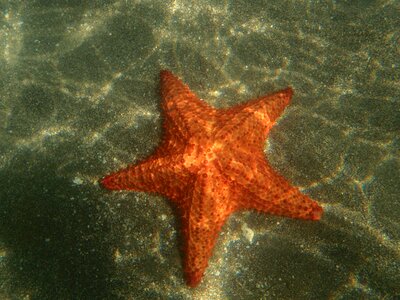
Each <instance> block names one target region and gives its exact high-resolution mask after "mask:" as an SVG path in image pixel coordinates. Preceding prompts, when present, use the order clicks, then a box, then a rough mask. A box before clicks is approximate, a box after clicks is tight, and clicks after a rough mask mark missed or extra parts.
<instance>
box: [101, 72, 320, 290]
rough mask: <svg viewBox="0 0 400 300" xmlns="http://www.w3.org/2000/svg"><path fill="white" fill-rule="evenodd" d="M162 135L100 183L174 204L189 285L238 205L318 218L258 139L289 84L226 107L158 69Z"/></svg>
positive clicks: (267, 128) (289, 93)
mask: <svg viewBox="0 0 400 300" xmlns="http://www.w3.org/2000/svg"><path fill="white" fill-rule="evenodd" d="M160 76H161V97H162V99H163V102H162V108H163V111H164V122H163V127H164V134H165V135H164V139H163V142H162V143H161V145H160V146H159V147H158V148H157V149H156V150H155V153H154V154H153V155H151V156H150V157H149V158H147V159H145V160H143V161H142V162H140V163H138V164H136V165H131V166H129V167H128V168H126V169H122V170H120V171H118V172H116V173H112V174H110V175H108V176H106V177H105V178H103V179H102V180H101V184H102V185H103V186H104V187H105V188H107V189H111V190H133V191H145V192H154V193H157V194H161V195H164V196H166V197H168V198H169V199H170V200H171V201H172V202H173V203H175V204H176V206H177V208H178V211H179V212H180V216H181V221H182V232H183V238H184V251H185V258H184V270H185V273H186V280H187V284H188V285H189V286H191V287H195V286H197V285H198V284H199V283H200V281H201V278H202V276H203V273H204V271H205V269H206V267H207V265H208V259H209V258H210V256H211V254H212V249H213V247H214V245H215V242H216V240H217V237H218V232H219V231H220V229H221V227H222V225H223V224H224V222H225V221H226V219H227V218H228V216H229V215H230V214H231V213H233V212H235V211H238V210H243V209H255V210H258V211H262V212H266V213H270V214H274V215H280V216H285V217H291V218H299V219H308V220H319V219H320V218H321V215H322V208H321V207H320V206H319V205H318V204H317V203H316V202H315V201H313V200H311V199H310V198H309V197H307V196H306V195H303V194H302V193H300V191H299V189H298V188H296V187H293V186H291V185H290V183H289V182H288V181H286V179H285V178H283V177H282V176H281V175H279V174H278V173H277V172H276V171H275V170H274V169H273V168H272V167H271V166H270V164H269V163H268V161H267V160H266V157H265V155H264V152H263V148H264V142H265V139H266V137H267V135H268V133H269V131H270V129H271V128H272V126H273V125H274V124H275V121H276V119H277V118H278V117H279V116H280V115H281V114H282V112H283V110H284V109H285V107H286V106H287V105H288V104H289V102H290V99H291V97H292V94H293V91H292V89H291V88H287V89H284V90H281V91H279V92H276V93H273V94H271V95H267V96H263V97H260V98H258V99H254V100H251V101H249V102H247V103H244V104H240V105H237V106H234V107H232V108H228V109H215V108H212V107H211V106H209V105H208V104H207V103H206V102H204V101H202V100H200V99H199V98H198V97H197V96H196V95H195V94H194V93H193V92H192V91H190V89H189V87H188V86H187V85H185V84H184V83H183V82H182V81H181V80H179V79H178V78H177V77H175V76H174V75H173V74H172V73H171V72H169V71H161V73H160Z"/></svg>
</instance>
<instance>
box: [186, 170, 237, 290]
mask: <svg viewBox="0 0 400 300" xmlns="http://www.w3.org/2000/svg"><path fill="white" fill-rule="evenodd" d="M188 198H190V199H185V200H184V202H183V203H186V206H180V208H181V211H182V214H183V215H182V232H183V237H184V240H185V243H184V246H185V258H184V271H185V274H186V281H187V283H188V285H189V286H191V287H195V286H197V285H198V284H199V283H200V281H201V278H202V277H203V274H204V271H205V269H206V268H207V265H208V260H209V258H210V257H211V254H212V250H213V248H214V246H215V243H216V241H217V238H218V233H219V231H220V230H221V227H222V225H223V224H224V223H225V221H226V219H227V218H228V216H229V215H230V214H231V213H232V212H233V211H234V207H233V206H232V203H231V202H230V201H229V199H230V198H231V195H230V189H229V187H228V185H227V184H225V183H224V181H223V178H222V176H221V175H220V174H219V173H218V172H213V173H211V172H207V171H204V172H201V173H200V174H199V176H198V177H197V180H196V182H195V184H194V188H193V190H192V193H191V194H188ZM187 203H190V204H187Z"/></svg>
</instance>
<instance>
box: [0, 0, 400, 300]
mask: <svg viewBox="0 0 400 300" xmlns="http://www.w3.org/2000/svg"><path fill="white" fill-rule="evenodd" d="M0 11H1V14H0V76H1V80H0V220H1V223H0V298H1V299H144V298H146V297H155V298H159V299H165V298H168V299H326V298H332V299H361V298H364V299H365V298H368V299H378V298H385V297H386V298H388V299H392V298H394V297H395V296H396V295H397V296H399V295H400V287H399V284H398V283H399V282H400V272H399V270H400V247H399V237H400V234H399V233H400V224H399V214H400V204H399V203H400V202H399V190H400V171H399V170H400V168H399V160H400V153H399V148H400V142H399V132H400V104H399V101H400V100H399V95H400V86H399V79H400V69H399V68H400V60H399V41H400V33H399V30H398V28H400V18H399V11H400V6H399V2H398V1H333V2H332V1H331V2H324V3H321V2H320V1H251V4H250V1H196V3H195V4H193V3H192V4H191V3H190V2H189V1H91V4H82V1H14V2H11V1H10V2H7V1H6V2H1V3H0ZM165 68H166V69H170V70H172V71H173V72H174V73H175V74H177V75H178V76H179V77H180V78H182V79H183V80H184V81H185V82H186V83H188V84H189V86H190V87H191V88H192V90H193V91H195V92H196V93H197V95H199V96H200V97H201V98H202V99H204V100H205V101H207V103H209V104H210V105H212V106H215V107H229V106H233V105H235V104H237V103H241V102H244V101H246V100H247V99H250V98H254V97H257V96H260V95H263V94H265V93H269V92H272V91H274V90H278V89H280V88H284V87H286V86H288V85H290V86H292V88H293V89H294V91H295V95H294V98H293V102H292V104H291V106H290V107H289V108H288V109H287V110H286V111H285V113H284V115H283V117H282V118H281V119H280V120H279V122H278V124H277V126H276V127H275V128H274V129H273V132H272V133H271V136H270V138H269V139H268V141H266V147H265V153H266V156H268V159H269V161H270V162H271V163H272V164H273V165H274V167H275V168H276V169H277V170H279V172H280V173H281V174H282V175H284V176H285V177H286V178H287V179H289V180H290V181H291V182H292V183H293V184H295V185H297V186H300V187H301V188H302V189H303V191H304V193H306V194H308V195H309V196H310V197H312V198H313V199H315V200H317V201H318V202H319V203H320V204H321V205H322V206H323V208H324V211H325V213H324V216H323V218H322V219H321V221H319V222H305V221H299V220H291V219H285V218H280V217H274V216H269V215H266V214H259V213H256V212H240V213H237V214H234V215H233V216H231V218H230V219H229V220H228V222H227V223H226V225H225V226H224V227H223V230H222V233H221V235H220V237H219V240H218V243H217V245H216V248H215V249H214V255H213V257H212V259H211V260H210V262H209V267H208V269H207V271H206V274H205V276H204V278H203V282H202V284H201V285H200V286H199V287H198V288H196V289H191V288H188V287H186V285H185V283H184V279H183V273H182V267H181V252H180V248H179V247H180V234H179V220H178V219H176V217H175V214H174V211H173V209H172V208H171V207H170V205H169V203H168V201H167V200H166V199H165V198H162V197H157V196H154V195H149V194H146V193H123V192H117V193H110V192H107V191H104V190H103V189H101V188H100V187H99V186H98V184H97V180H98V179H99V178H101V177H102V176H104V175H105V174H107V173H108V172H110V171H113V170H116V169H118V168H120V167H123V166H126V165H127V164H129V163H132V162H135V161H138V160H140V159H142V158H144V157H146V156H147V155H149V154H150V153H151V152H152V150H153V149H154V148H155V147H156V146H157V145H158V143H159V142H160V138H161V135H162V131H161V117H160V112H161V110H160V97H159V94H158V74H159V71H160V70H161V69H165Z"/></svg>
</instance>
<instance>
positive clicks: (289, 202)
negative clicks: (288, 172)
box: [236, 162, 322, 220]
mask: <svg viewBox="0 0 400 300" xmlns="http://www.w3.org/2000/svg"><path fill="white" fill-rule="evenodd" d="M236 183H237V184H238V185H240V186H241V187H242V189H241V190H242V193H243V195H242V197H241V200H240V203H239V206H240V208H242V209H256V210H258V211H263V212H266V213H270V214H274V215H279V216H285V217H291V218H297V219H305V220H319V219H320V218H321V216H322V208H321V207H320V206H319V205H318V203H317V202H316V201H314V200H312V199H311V198H309V197H308V196H306V195H304V194H302V193H301V192H300V190H299V189H298V188H297V187H294V186H292V185H291V184H290V183H289V182H288V181H287V180H286V179H285V178H284V177H283V176H281V175H280V174H278V173H277V172H276V171H274V170H273V169H272V168H271V167H270V166H269V164H268V163H265V162H264V163H263V164H262V163H260V164H259V165H258V168H257V172H254V173H253V177H252V178H247V181H245V180H244V181H242V182H240V180H237V181H236ZM245 191H246V192H245Z"/></svg>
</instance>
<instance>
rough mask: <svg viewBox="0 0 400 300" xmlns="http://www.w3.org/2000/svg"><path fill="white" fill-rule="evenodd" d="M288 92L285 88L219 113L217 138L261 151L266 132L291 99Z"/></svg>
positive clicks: (290, 93)
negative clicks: (226, 139)
mask: <svg viewBox="0 0 400 300" xmlns="http://www.w3.org/2000/svg"><path fill="white" fill-rule="evenodd" d="M292 95H293V91H292V89H291V88H290V87H289V88H286V89H284V90H281V91H279V92H276V93H274V94H271V95H266V96H263V97H260V98H257V99H254V100H251V101H250V102H247V103H244V104H241V105H237V106H234V107H232V108H229V109H225V110H220V111H219V112H218V114H217V121H218V122H219V124H221V125H220V130H219V131H218V135H217V137H218V138H222V139H224V138H225V137H226V136H229V137H230V140H231V141H233V142H234V143H235V144H239V143H240V144H244V145H246V148H247V149H251V148H253V149H255V148H258V149H262V147H263V145H264V142H265V139H266V136H267V134H268V132H269V130H270V129H271V128H272V126H273V125H274V123H275V121H276V119H277V118H278V117H279V116H280V115H281V114H282V112H283V111H284V109H285V108H286V106H288V105H289V103H290V100H291V98H292Z"/></svg>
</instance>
